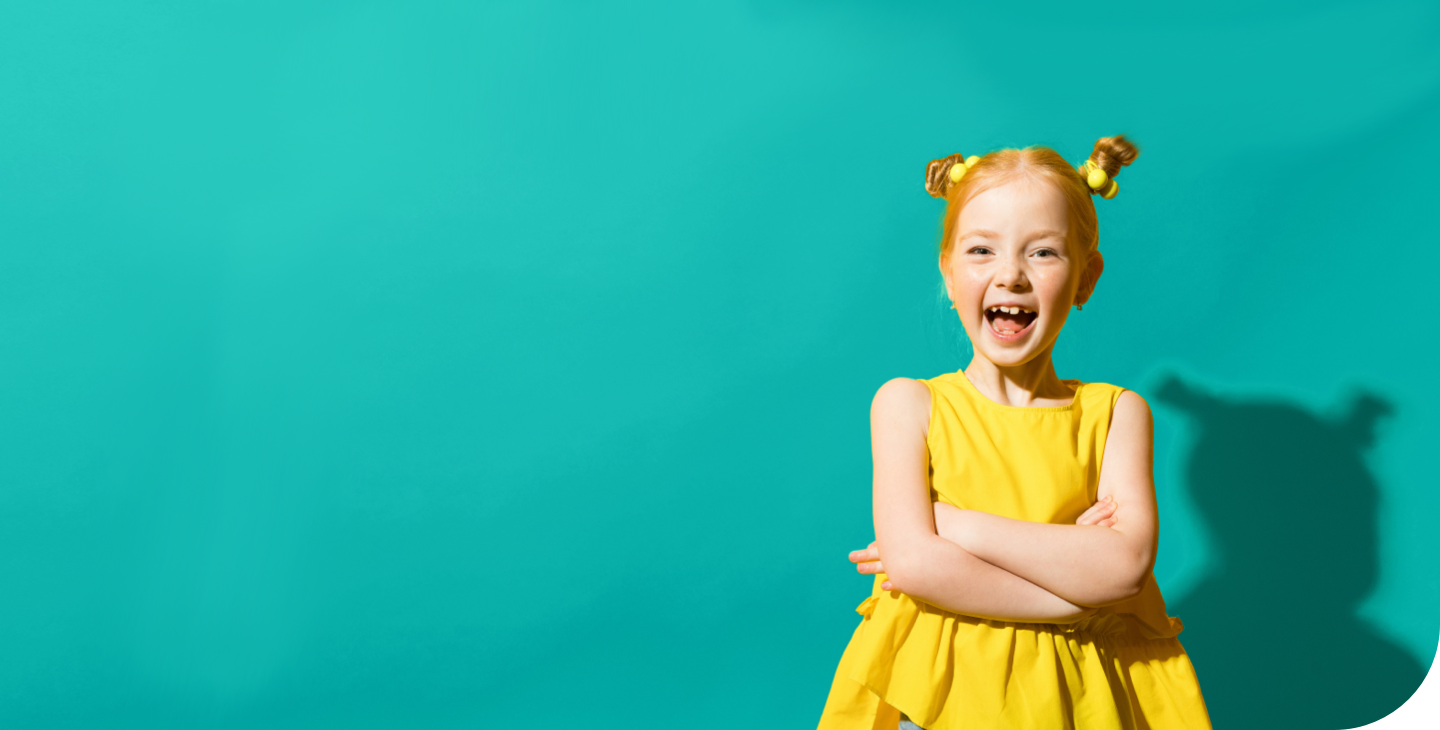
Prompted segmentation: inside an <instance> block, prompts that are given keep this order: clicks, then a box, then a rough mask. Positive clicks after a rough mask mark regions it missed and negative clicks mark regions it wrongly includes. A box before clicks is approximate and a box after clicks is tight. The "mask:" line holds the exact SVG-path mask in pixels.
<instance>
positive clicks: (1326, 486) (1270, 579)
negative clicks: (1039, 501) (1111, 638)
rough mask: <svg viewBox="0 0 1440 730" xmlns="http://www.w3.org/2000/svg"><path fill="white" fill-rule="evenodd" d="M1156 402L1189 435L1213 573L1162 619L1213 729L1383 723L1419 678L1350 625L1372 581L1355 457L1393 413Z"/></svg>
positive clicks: (1368, 479)
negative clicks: (1180, 416) (1187, 662)
mask: <svg viewBox="0 0 1440 730" xmlns="http://www.w3.org/2000/svg"><path fill="white" fill-rule="evenodd" d="M1155 394H1156V395H1155V397H1156V399H1157V400H1158V401H1160V402H1161V403H1163V404H1165V405H1167V406H1170V407H1173V408H1175V409H1178V410H1179V411H1182V412H1183V413H1184V414H1185V415H1186V416H1188V417H1189V418H1190V419H1192V421H1193V423H1194V425H1195V428H1196V432H1197V439H1196V440H1195V442H1194V450H1193V451H1192V452H1191V453H1190V454H1189V455H1188V457H1186V461H1185V464H1184V473H1185V479H1186V488H1187V489H1189V490H1190V495H1191V498H1192V499H1193V500H1194V503H1195V504H1196V505H1197V506H1198V507H1199V509H1200V511H1201V514H1202V516H1203V518H1204V520H1205V522H1206V526H1207V528H1208V530H1209V531H1210V533H1211V534H1212V535H1213V536H1214V539H1213V550H1214V552H1215V556H1214V560H1213V563H1212V565H1213V566H1214V567H1213V568H1212V570H1211V572H1210V574H1209V575H1208V576H1207V577H1206V578H1205V579H1204V580H1203V581H1202V582H1201V583H1200V584H1199V585H1198V586H1196V587H1195V589H1194V590H1193V591H1192V592H1191V593H1190V594H1189V595H1188V596H1187V597H1186V598H1185V599H1184V600H1183V602H1180V603H1176V604H1173V605H1171V606H1169V609H1170V614H1171V615H1172V616H1179V617H1180V618H1181V619H1182V620H1184V621H1185V630H1184V632H1183V633H1182V634H1181V636H1180V639H1181V641H1182V642H1183V643H1184V645H1185V649H1186V651H1188V652H1189V654H1190V656H1191V660H1192V661H1193V662H1194V664H1195V671H1196V673H1197V674H1198V675H1199V677H1200V687H1201V691H1202V692H1204V694H1205V701H1206V704H1207V705H1208V707H1209V709H1210V715H1211V719H1212V721H1213V723H1214V725H1215V727H1217V728H1281V727H1283V728H1298V729H1300V730H1311V729H1314V730H1335V729H1338V728H1355V727H1359V726H1361V725H1365V724H1367V723H1370V722H1374V721H1375V720H1378V719H1380V718H1381V717H1384V716H1385V715H1387V714H1389V713H1390V712H1392V711H1394V710H1395V708H1397V707H1399V706H1400V705H1401V704H1403V703H1404V702H1405V700H1407V699H1409V698H1410V696H1411V695H1412V694H1414V692H1415V689H1416V688H1417V687H1419V686H1420V682H1421V680H1423V679H1424V676H1425V672H1424V670H1423V668H1422V667H1421V666H1420V665H1419V663H1418V662H1416V661H1415V659H1414V658H1413V657H1411V656H1410V655H1409V654H1408V653H1406V652H1405V651H1404V650H1402V649H1401V648H1400V647H1399V646H1397V645H1396V644H1394V643H1392V642H1390V641H1389V640H1387V639H1386V638H1385V637H1383V636H1381V635H1380V634H1378V633H1376V632H1375V631H1374V630H1373V629H1372V628H1371V627H1370V625H1369V624H1367V623H1366V622H1365V621H1363V620H1361V619H1360V618H1359V617H1358V616H1357V615H1356V610H1357V608H1358V607H1359V605H1360V602H1361V601H1362V600H1363V599H1364V598H1365V597H1366V596H1367V595H1368V594H1369V593H1370V591H1371V589H1372V588H1373V587H1374V585H1375V581H1376V578H1377V574H1378V570H1377V555H1378V544H1377V542H1376V529H1377V528H1376V507H1377V501H1378V498H1379V486H1378V484H1377V483H1376V480H1375V477H1374V476H1373V475H1372V474H1371V473H1370V470H1369V469H1368V468H1367V467H1366V465H1365V460H1364V458H1363V455H1364V453H1365V451H1366V450H1367V449H1369V448H1370V446H1371V445H1372V443H1373V442H1374V439H1375V426H1376V423H1377V422H1378V421H1379V419H1380V418H1381V417H1383V416H1385V415H1387V414H1389V413H1390V412H1391V411H1392V406H1391V405H1390V404H1389V403H1387V402H1386V401H1384V400H1382V399H1380V398H1378V397H1376V396H1375V395H1372V394H1368V393H1360V394H1358V395H1356V396H1355V397H1354V398H1353V400H1352V402H1350V403H1349V404H1348V409H1347V411H1346V412H1345V413H1343V414H1342V415H1340V416H1339V417H1337V418H1333V419H1331V418H1325V417H1322V416H1319V415H1316V414H1314V413H1310V412H1308V411H1306V410H1303V409H1301V408H1298V407H1296V406H1294V405H1290V404H1287V403H1282V402H1276V401H1263V400H1230V399H1227V398H1222V397H1219V396H1215V395H1212V394H1210V393H1206V392H1204V391H1202V390H1201V389H1200V388H1198V387H1196V386H1194V385H1192V384H1187V383H1185V382H1184V381H1182V380H1180V379H1179V378H1176V377H1173V376H1171V377H1168V378H1166V379H1165V380H1164V381H1163V382H1162V383H1161V385H1160V387H1159V388H1158V389H1157V390H1156V391H1155Z"/></svg>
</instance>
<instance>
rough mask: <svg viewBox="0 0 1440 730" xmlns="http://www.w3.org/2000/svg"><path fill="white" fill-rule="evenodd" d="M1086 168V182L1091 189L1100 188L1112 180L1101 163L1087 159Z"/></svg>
mask: <svg viewBox="0 0 1440 730" xmlns="http://www.w3.org/2000/svg"><path fill="white" fill-rule="evenodd" d="M1085 169H1086V170H1087V172H1086V173H1085V184H1087V185H1089V186H1090V189H1091V190H1100V189H1102V188H1104V187H1105V183H1108V182H1110V176H1109V175H1106V174H1105V171H1104V170H1102V169H1101V168H1100V163H1098V162H1096V161H1094V160H1086V161H1085Z"/></svg>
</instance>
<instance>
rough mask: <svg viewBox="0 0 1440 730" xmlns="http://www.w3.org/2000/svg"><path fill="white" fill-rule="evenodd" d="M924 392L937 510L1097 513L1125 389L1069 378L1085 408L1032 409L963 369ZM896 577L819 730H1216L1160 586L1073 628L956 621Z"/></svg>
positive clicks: (1069, 520)
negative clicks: (901, 728)
mask: <svg viewBox="0 0 1440 730" xmlns="http://www.w3.org/2000/svg"><path fill="white" fill-rule="evenodd" d="M920 382H922V383H925V385H926V386H927V387H928V388H929V389H930V399H931V401H930V402H931V408H930V433H929V435H928V436H927V437H926V442H927V445H928V446H929V449H930V498H931V500H932V501H943V502H947V503H949V504H952V505H955V506H956V507H960V508H962V509H974V510H980V511H983V512H990V513H992V514H997V515H1003V516H1005V517H1011V518H1015V519H1021V520H1030V521H1033V522H1051V523H1056V524H1074V523H1075V519H1076V518H1077V517H1079V516H1080V514H1081V513H1082V512H1084V511H1085V510H1086V509H1088V508H1089V507H1090V505H1091V504H1093V503H1094V502H1095V498H1096V489H1097V487H1098V484H1099V477H1100V459H1101V455H1102V454H1104V453H1105V436H1106V433H1107V432H1108V430H1109V427H1110V414H1111V413H1112V411H1113V410H1114V407H1115V401H1116V399H1117V398H1119V397H1120V394H1121V393H1122V392H1124V389H1123V388H1119V387H1116V386H1114V385H1107V384H1104V383H1081V382H1079V381H1074V380H1067V381H1065V382H1066V383H1068V384H1069V385H1071V387H1074V388H1076V389H1077V390H1076V393H1075V398H1074V400H1073V401H1072V402H1071V403H1070V405H1066V406H1056V407H1050V408H1026V407H1019V406H1005V405H1001V404H999V403H996V402H994V401H992V400H990V399H988V398H986V397H985V396H984V395H982V394H981V393H980V392H979V391H978V390H976V389H975V386H974V385H973V384H972V383H971V382H970V381H969V379H967V378H966V377H965V375H964V372H963V371H961V372H954V373H947V374H945V375H941V376H940V377H937V378H932V379H930V380H921V381H920ZM1121 509H1124V508H1123V507H1122V508H1121ZM882 559H883V556H882ZM885 579H886V578H885V575H884V574H883V573H880V574H877V575H876V576H875V585H874V587H873V589H872V593H871V596H870V597H869V598H867V599H865V601H864V602H863V603H861V604H860V606H859V607H858V608H856V609H855V610H856V611H857V612H858V613H860V614H861V615H862V616H864V618H862V619H861V621H860V625H859V626H858V627H857V628H856V629H855V633H854V635H853V636H851V638H850V643H849V645H848V646H846V648H845V653H844V655H842V656H841V658H840V666H839V668H838V669H837V670H836V672H835V680H834V682H833V683H832V685H831V688H830V695H829V697H828V698H827V700H826V702H825V709H824V711H823V712H822V713H821V716H820V725H819V730H881V729H883V730H894V728H896V727H897V726H898V724H899V721H900V714H901V713H902V712H903V713H905V715H907V716H908V717H909V719H910V721H911V722H913V723H915V724H917V725H919V726H920V727H922V728H924V729H925V730H978V729H985V730H990V729H992V728H1007V729H1009V730H1029V729H1032V728H1033V729H1034V730H1056V729H1057V728H1078V729H1079V730H1092V729H1101V728H1104V729H1107V730H1108V729H1110V728H1116V729H1122V728H1123V729H1124V730H1131V729H1132V728H1133V729H1136V730H1171V729H1173V728H1185V729H1187V730H1193V729H1197V728H1204V729H1207V730H1208V728H1210V718H1209V715H1208V714H1207V713H1206V711H1205V702H1204V699H1203V698H1202V697H1201V695H1200V684H1199V681H1198V680H1197V679H1196V677H1195V670H1194V668H1193V667H1192V666H1191V664H1190V658H1189V657H1188V656H1187V655H1186V654H1185V649H1184V648H1183V647H1181V646H1180V641H1179V639H1177V638H1176V636H1177V635H1178V634H1179V633H1180V630H1181V628H1182V624H1181V623H1180V619H1178V618H1172V617H1170V616H1168V615H1167V614H1166V613H1165V599H1163V598H1162V597H1161V596H1160V589H1159V587H1158V586H1157V585H1156V583H1155V577H1154V575H1153V574H1152V575H1151V576H1150V578H1149V580H1148V582H1147V583H1146V585H1145V588H1144V590H1143V591H1141V593H1140V594H1139V595H1137V596H1135V597H1134V598H1132V599H1130V600H1128V601H1125V602H1124V603H1119V604H1116V605H1113V606H1107V607H1105V608H1102V609H1100V611H1099V612H1098V613H1096V614H1095V615H1094V616H1091V617H1090V618H1088V619H1086V620H1084V621H1082V622H1081V623H1078V624H1073V625H1061V624H1045V623H1013V622H1008V621H991V620H987V619H979V618H972V617H970V616H965V615H962V614H957V613H951V612H949V611H945V610H943V609H940V608H936V607H934V606H931V605H929V604H927V603H922V602H920V601H917V600H915V599H913V598H911V597H910V596H907V595H905V594H903V593H900V592H898V591H883V590H881V589H880V584H881V583H882V582H884V581H885Z"/></svg>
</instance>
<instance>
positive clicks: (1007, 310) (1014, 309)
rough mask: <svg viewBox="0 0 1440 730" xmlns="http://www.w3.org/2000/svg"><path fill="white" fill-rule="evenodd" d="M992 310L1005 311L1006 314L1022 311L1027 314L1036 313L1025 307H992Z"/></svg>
mask: <svg viewBox="0 0 1440 730" xmlns="http://www.w3.org/2000/svg"><path fill="white" fill-rule="evenodd" d="M990 311H992V312H1004V313H1006V314H1019V313H1021V312H1024V313H1026V314H1034V312H1032V311H1031V310H1029V309H1026V308H1024V307H991V308H990Z"/></svg>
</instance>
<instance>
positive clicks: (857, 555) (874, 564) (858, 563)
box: [850, 542, 890, 591]
mask: <svg viewBox="0 0 1440 730" xmlns="http://www.w3.org/2000/svg"><path fill="white" fill-rule="evenodd" d="M850 562H852V563H855V570H856V572H858V573H862V574H865V575H874V574H875V573H884V572H885V565H884V564H883V563H881V562H880V548H879V547H878V546H877V545H876V544H875V543H873V542H872V543H870V544H869V545H866V546H865V549H864V550H855V551H853V552H851V553H850ZM880 588H881V589H883V590H887V591H888V590H890V581H888V580H887V581H885V582H884V583H881V584H880Z"/></svg>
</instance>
